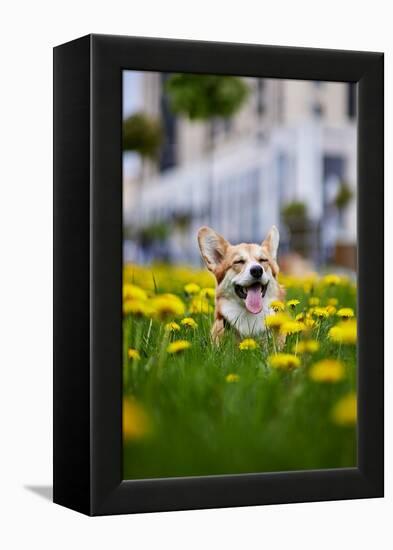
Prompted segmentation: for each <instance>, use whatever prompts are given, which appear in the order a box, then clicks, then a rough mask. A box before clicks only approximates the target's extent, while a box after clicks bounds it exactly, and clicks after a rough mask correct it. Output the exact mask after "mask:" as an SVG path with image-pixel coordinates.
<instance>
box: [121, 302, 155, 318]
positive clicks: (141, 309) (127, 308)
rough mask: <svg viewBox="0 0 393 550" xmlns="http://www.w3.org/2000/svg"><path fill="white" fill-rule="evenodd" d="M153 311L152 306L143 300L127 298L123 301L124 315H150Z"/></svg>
mask: <svg viewBox="0 0 393 550" xmlns="http://www.w3.org/2000/svg"><path fill="white" fill-rule="evenodd" d="M152 313H153V309H152V307H151V306H150V305H149V304H148V303H147V302H144V301H142V300H126V301H125V302H124V303H123V314H124V315H135V316H142V315H145V316H147V317H148V316H149V315H151V314H152Z"/></svg>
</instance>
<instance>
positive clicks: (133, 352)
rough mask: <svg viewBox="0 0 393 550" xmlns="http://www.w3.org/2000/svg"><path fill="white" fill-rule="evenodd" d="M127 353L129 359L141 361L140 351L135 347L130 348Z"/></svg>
mask: <svg viewBox="0 0 393 550" xmlns="http://www.w3.org/2000/svg"><path fill="white" fill-rule="evenodd" d="M127 355H128V359H131V360H132V361H139V360H140V358H141V356H140V354H139V351H138V350H137V349H133V348H128V351H127Z"/></svg>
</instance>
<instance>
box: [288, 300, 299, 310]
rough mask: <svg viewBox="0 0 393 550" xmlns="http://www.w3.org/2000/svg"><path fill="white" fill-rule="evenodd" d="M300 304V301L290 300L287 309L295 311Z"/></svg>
mask: <svg viewBox="0 0 393 550" xmlns="http://www.w3.org/2000/svg"><path fill="white" fill-rule="evenodd" d="M299 304H300V302H299V300H288V302H287V307H289V309H295V308H296V306H298V305H299Z"/></svg>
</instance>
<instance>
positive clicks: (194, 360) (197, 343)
mask: <svg viewBox="0 0 393 550" xmlns="http://www.w3.org/2000/svg"><path fill="white" fill-rule="evenodd" d="M319 296H320V297H321V300H324V299H326V298H327V297H329V296H335V297H337V298H338V299H339V303H340V306H348V307H352V308H354V309H355V293H354V292H353V291H351V288H350V287H347V286H339V287H334V289H327V290H326V291H323V292H322V293H320V294H319ZM294 297H296V298H298V299H300V300H301V304H300V305H299V306H298V307H297V309H296V312H299V311H301V310H302V309H303V308H304V307H306V303H307V300H308V295H305V294H304V292H303V291H302V290H299V289H290V290H289V291H288V295H287V299H290V298H294ZM182 299H184V295H183V296H182ZM193 317H194V319H195V320H196V322H197V323H198V328H197V329H195V330H192V329H186V328H184V327H182V329H181V331H180V332H176V333H174V334H168V332H167V331H166V330H165V328H164V325H165V323H163V322H160V321H158V320H151V319H148V318H137V317H133V316H130V315H129V316H126V317H125V318H124V334H123V348H124V364H123V375H124V376H123V380H124V385H123V392H124V397H125V398H129V399H132V400H135V401H136V402H137V403H138V404H139V405H140V407H141V408H142V409H143V411H145V413H146V415H147V418H148V419H149V430H148V431H147V432H146V433H145V435H144V436H142V437H137V438H131V439H127V440H125V443H124V461H123V470H124V478H125V479H141V478H155V477H175V476H199V475H217V474H237V473H247V472H271V471H287V470H302V469H321V468H341V467H350V466H354V465H356V428H355V427H354V426H349V427H343V426H339V425H336V424H335V423H334V422H333V421H332V414H331V411H332V408H333V407H334V405H335V404H336V403H337V401H338V400H339V399H340V398H341V397H343V396H345V395H346V394H348V393H349V392H353V391H355V389H356V349H355V347H354V346H338V345H337V344H334V343H332V342H331V341H330V340H329V339H328V338H327V332H328V330H329V328H330V327H331V326H332V325H333V324H335V323H336V322H337V318H334V317H331V318H328V319H327V320H325V321H322V323H321V325H320V326H319V327H317V328H315V329H314V330H313V337H314V338H315V337H316V336H318V339H319V341H320V349H319V351H318V352H317V353H315V354H314V355H312V356H302V365H301V366H300V367H299V368H296V369H293V370H291V371H284V372H283V371H281V370H277V369H272V368H270V367H269V366H268V362H267V357H268V356H269V355H270V354H271V353H273V348H272V341H271V339H266V340H261V341H260V347H259V348H258V349H257V350H247V351H240V350H239V349H238V340H237V339H236V336H235V335H234V334H233V333H231V331H227V332H226V334H225V338H224V340H223V343H222V345H221V346H220V348H217V347H215V346H214V345H212V343H211V341H210V336H209V332H210V327H211V324H212V316H211V315H194V316H193ZM177 339H187V340H189V341H190V342H191V343H192V346H191V348H190V349H188V350H186V351H184V352H182V353H179V354H176V355H168V354H167V353H166V348H167V345H168V342H169V341H171V340H177ZM295 341H296V336H294V335H292V336H290V337H288V338H287V341H286V344H285V348H284V350H283V351H287V352H291V351H292V348H293V345H294V343H295ZM129 347H131V348H135V349H137V350H139V353H140V356H141V359H140V360H139V361H132V360H130V359H128V356H127V350H128V348H129ZM323 358H339V359H340V360H342V361H343V362H344V364H345V372H346V376H345V378H344V379H343V380H342V381H340V382H337V383H330V384H329V383H316V382H314V381H312V380H311V379H310V377H309V369H310V365H311V364H312V363H314V362H316V361H318V360H320V359H323ZM229 373H235V374H237V375H239V379H238V381H237V382H233V383H228V382H227V381H226V375H227V374H229Z"/></svg>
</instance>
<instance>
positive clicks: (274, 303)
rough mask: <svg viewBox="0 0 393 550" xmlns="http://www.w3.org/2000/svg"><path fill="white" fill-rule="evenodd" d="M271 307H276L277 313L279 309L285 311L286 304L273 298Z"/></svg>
mask: <svg viewBox="0 0 393 550" xmlns="http://www.w3.org/2000/svg"><path fill="white" fill-rule="evenodd" d="M270 307H271V308H272V309H274V311H275V312H276V313H277V312H278V311H284V309H285V305H284V302H281V301H280V300H273V301H272V302H271V303H270Z"/></svg>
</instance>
